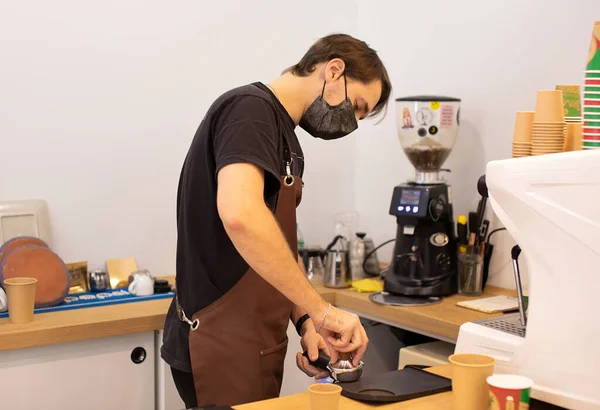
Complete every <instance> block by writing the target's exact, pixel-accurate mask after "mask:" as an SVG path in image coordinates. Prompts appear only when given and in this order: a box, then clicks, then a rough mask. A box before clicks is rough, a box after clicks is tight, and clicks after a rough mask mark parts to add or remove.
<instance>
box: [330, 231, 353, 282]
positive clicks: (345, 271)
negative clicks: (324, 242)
mask: <svg viewBox="0 0 600 410" xmlns="http://www.w3.org/2000/svg"><path fill="white" fill-rule="evenodd" d="M340 239H341V241H340V242H341V243H342V246H341V249H333V247H334V245H335V244H336V243H337V242H338V241H339V240H340ZM346 242H347V241H345V239H344V238H343V237H342V236H337V237H336V238H335V239H334V240H333V242H331V244H329V246H328V247H327V249H326V250H325V258H326V259H325V277H324V280H323V284H324V285H325V286H326V287H328V288H348V287H350V286H351V285H352V276H351V274H350V266H349V262H350V261H349V256H348V247H347V245H344V243H346Z"/></svg>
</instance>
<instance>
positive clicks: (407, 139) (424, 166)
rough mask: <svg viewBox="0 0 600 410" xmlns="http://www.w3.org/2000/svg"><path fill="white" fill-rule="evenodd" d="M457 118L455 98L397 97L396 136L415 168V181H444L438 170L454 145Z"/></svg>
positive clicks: (458, 118)
mask: <svg viewBox="0 0 600 410" xmlns="http://www.w3.org/2000/svg"><path fill="white" fill-rule="evenodd" d="M459 121H460V99H458V98H453V97H442V96H429V95H420V96H414V97H402V98H397V99H396V125H397V129H398V138H399V139H400V144H401V145H402V148H403V149H404V153H405V154H406V156H407V157H408V159H409V160H410V162H411V163H412V165H413V166H414V167H415V169H416V178H415V181H414V182H416V183H418V184H435V183H442V182H444V181H442V180H441V178H440V177H439V171H440V169H441V168H442V165H443V164H444V162H445V161H446V159H447V158H448V156H449V155H450V152H451V151H452V148H453V147H454V142H455V141H456V135H457V134H458V126H459Z"/></svg>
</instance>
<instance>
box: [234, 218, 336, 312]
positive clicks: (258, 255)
mask: <svg viewBox="0 0 600 410" xmlns="http://www.w3.org/2000/svg"><path fill="white" fill-rule="evenodd" d="M247 216H248V217H247V218H244V220H242V221H236V223H230V224H227V223H225V224H224V226H225V230H226V231H227V234H228V235H229V237H230V238H231V241H232V242H233V244H234V245H235V247H236V249H237V251H238V252H239V253H240V255H241V256H242V257H243V258H244V260H245V261H246V262H247V263H248V264H249V265H250V267H252V269H254V270H255V271H256V272H257V273H258V274H259V275H260V276H261V277H262V278H263V279H265V280H266V281H267V282H269V283H270V284H271V285H272V286H273V287H275V288H276V289H277V290H279V291H280V292H281V293H282V294H283V295H284V296H285V297H287V298H288V299H289V300H290V301H291V302H292V303H293V304H294V305H296V306H297V307H298V308H301V309H302V310H303V311H305V312H307V313H308V314H309V315H310V316H311V319H313V320H316V321H318V320H321V319H322V317H321V316H322V315H323V312H324V311H325V309H326V307H327V302H325V301H324V300H323V298H322V297H321V296H320V295H319V293H318V292H317V291H316V290H315V289H314V288H313V286H312V285H311V284H310V282H309V281H308V279H306V276H305V275H304V273H303V272H302V270H301V269H300V267H299V265H298V261H297V260H296V259H295V257H294V256H293V254H292V252H291V251H290V248H289V246H288V244H287V242H286V240H285V237H284V235H283V233H282V232H281V230H280V229H279V225H278V224H277V221H276V220H275V218H274V216H273V214H272V213H271V212H270V211H269V209H268V208H267V207H264V208H261V209H255V210H254V211H253V213H252V215H247ZM303 314H304V313H303ZM296 320H297V319H296Z"/></svg>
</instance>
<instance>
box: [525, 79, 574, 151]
mask: <svg viewBox="0 0 600 410" xmlns="http://www.w3.org/2000/svg"><path fill="white" fill-rule="evenodd" d="M566 128H567V126H566V123H565V114H564V109H563V93H562V91H561V90H549V91H545V90H544V91H538V93H537V99H536V103H535V114H534V118H533V131H532V134H531V155H543V154H553V153H556V152H563V151H564V146H565V133H566Z"/></svg>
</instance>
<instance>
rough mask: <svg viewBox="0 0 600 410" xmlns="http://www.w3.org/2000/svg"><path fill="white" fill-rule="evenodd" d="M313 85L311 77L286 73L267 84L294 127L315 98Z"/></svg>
mask: <svg viewBox="0 0 600 410" xmlns="http://www.w3.org/2000/svg"><path fill="white" fill-rule="evenodd" d="M313 83H314V79H313V78H312V76H308V77H299V76H295V75H293V74H291V73H286V74H283V75H282V76H281V77H278V78H276V79H275V80H273V81H271V82H270V83H269V84H268V85H269V88H271V90H272V91H274V94H275V96H276V97H277V98H278V99H279V102H280V103H281V105H283V107H284V108H285V110H286V111H287V112H288V114H289V115H290V117H291V118H292V120H293V121H294V124H296V125H298V123H299V122H300V118H302V114H304V112H305V111H306V109H307V108H308V106H309V105H310V104H312V102H313V101H314V100H315V98H317V94H318V90H316V89H315V84H313ZM317 88H318V87H317Z"/></svg>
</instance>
